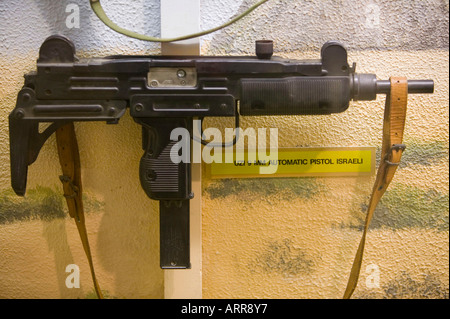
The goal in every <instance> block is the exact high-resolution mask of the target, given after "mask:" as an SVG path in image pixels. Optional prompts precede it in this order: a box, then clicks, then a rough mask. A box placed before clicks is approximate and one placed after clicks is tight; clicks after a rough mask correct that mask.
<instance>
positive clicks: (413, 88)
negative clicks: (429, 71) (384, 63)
mask: <svg viewBox="0 0 450 319" xmlns="http://www.w3.org/2000/svg"><path fill="white" fill-rule="evenodd" d="M390 91H391V83H390V82H389V81H385V80H382V81H377V94H387V93H389V92H390ZM433 92H434V81H433V80H408V93H410V94H429V93H433Z"/></svg>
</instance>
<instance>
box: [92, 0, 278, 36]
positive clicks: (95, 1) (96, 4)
mask: <svg viewBox="0 0 450 319" xmlns="http://www.w3.org/2000/svg"><path fill="white" fill-rule="evenodd" d="M267 1H269V0H262V1H259V2H257V3H256V4H254V5H253V6H251V7H250V8H248V9H247V10H246V11H245V12H244V13H242V14H240V15H239V16H237V17H235V18H233V19H231V20H230V21H228V22H227V23H225V24H223V25H221V26H218V27H215V28H212V29H209V30H206V31H201V32H198V33H193V34H188V35H185V36H181V37H176V38H156V37H150V36H147V35H143V34H139V33H136V32H133V31H129V30H126V29H124V28H121V27H119V26H118V25H117V24H115V23H114V22H112V21H111V20H110V19H109V18H108V16H107V15H106V13H105V11H103V8H102V5H101V4H100V0H90V3H91V8H92V10H93V11H94V12H95V14H96V15H97V17H98V18H99V19H100V20H101V21H102V22H103V23H104V24H106V25H107V26H108V27H109V28H111V29H113V30H114V31H116V32H118V33H121V34H123V35H126V36H128V37H131V38H135V39H138V40H143V41H150V42H176V41H182V40H188V39H192V38H197V37H201V36H204V35H206V34H209V33H213V32H216V31H218V30H220V29H223V28H226V27H228V26H229V25H231V24H233V23H235V22H237V21H238V20H240V19H242V18H244V17H245V16H247V15H248V14H249V13H251V12H252V11H254V10H255V9H256V8H258V7H259V6H261V5H262V4H264V3H266V2H267Z"/></svg>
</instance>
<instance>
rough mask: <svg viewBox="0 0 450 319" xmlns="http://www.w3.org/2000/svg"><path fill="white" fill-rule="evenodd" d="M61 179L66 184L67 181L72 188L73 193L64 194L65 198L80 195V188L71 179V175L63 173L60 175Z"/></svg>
mask: <svg viewBox="0 0 450 319" xmlns="http://www.w3.org/2000/svg"><path fill="white" fill-rule="evenodd" d="M59 180H60V181H61V182H62V183H63V184H64V183H67V184H69V186H70V188H71V189H72V192H73V193H72V194H71V195H67V194H64V197H65V198H75V197H77V196H78V192H79V188H78V187H77V186H76V185H75V184H74V183H73V181H72V180H71V179H70V177H69V176H67V175H61V176H59Z"/></svg>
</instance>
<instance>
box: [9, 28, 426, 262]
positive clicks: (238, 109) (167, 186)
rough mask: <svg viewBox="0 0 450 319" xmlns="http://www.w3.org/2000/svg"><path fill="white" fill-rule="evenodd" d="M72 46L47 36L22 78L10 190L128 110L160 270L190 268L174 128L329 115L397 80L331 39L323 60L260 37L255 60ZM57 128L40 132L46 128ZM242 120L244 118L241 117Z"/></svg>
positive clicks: (415, 88) (184, 189)
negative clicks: (66, 137) (105, 52)
mask: <svg viewBox="0 0 450 319" xmlns="http://www.w3.org/2000/svg"><path fill="white" fill-rule="evenodd" d="M75 53H76V52H75V48H74V45H73V43H72V42H71V41H70V40H68V39H67V38H65V37H63V36H59V35H55V36H51V37H49V38H47V39H46V40H45V42H44V43H43V44H42V46H41V48H40V51H39V58H38V60H37V71H35V72H30V73H28V74H26V75H25V84H24V86H23V88H22V89H21V90H20V92H19V94H18V98H17V104H16V107H15V108H14V110H13V111H12V112H11V114H10V116H9V125H10V152H11V178H12V187H13V189H14V191H15V192H16V193H17V194H18V195H24V194H25V190H26V183H27V170H28V166H29V165H31V164H32V163H33V162H34V161H35V160H36V158H37V156H38V154H39V151H40V149H41V147H42V145H43V144H44V142H45V141H46V140H47V139H48V138H49V136H51V135H52V134H53V133H54V132H55V131H56V130H57V129H58V128H60V127H62V126H64V125H66V124H68V123H71V122H75V121H105V122H106V123H109V124H117V123H118V122H119V119H120V118H121V117H122V116H123V115H124V113H125V111H126V109H127V107H129V108H130V114H131V116H132V117H133V118H134V120H135V121H136V122H137V123H138V124H140V125H142V135H143V143H142V146H143V150H144V154H143V156H142V159H141V162H140V168H139V175H140V182H141V185H142V188H143V190H144V191H145V193H146V194H147V195H148V197H150V198H151V199H154V200H158V201H160V253H161V254H160V264H161V267H162V268H169V269H183V268H189V267H190V258H189V200H190V199H192V198H193V196H194V194H193V193H192V191H191V166H190V163H189V162H187V163H185V162H181V163H174V162H172V161H171V158H170V151H171V148H172V146H173V145H174V144H175V143H176V142H177V141H173V140H171V137H170V135H171V132H172V130H174V129H176V128H184V129H186V130H188V131H189V132H190V134H191V136H192V134H193V124H192V123H193V119H195V118H198V119H203V118H205V117H210V116H218V117H235V118H236V119H238V118H239V116H262V115H324V114H331V113H340V112H344V111H345V110H347V108H348V107H349V103H350V101H351V100H353V101H361V100H374V99H376V97H377V94H389V92H390V89H391V82H390V81H389V80H387V81H383V80H381V81H380V80H377V78H376V76H375V75H374V74H358V73H356V72H355V67H356V65H355V64H353V65H349V64H348V62H347V51H346V49H345V48H344V46H343V45H341V44H340V43H338V42H335V41H331V42H327V43H325V45H324V46H323V47H322V50H321V58H320V59H317V60H294V59H283V58H279V57H273V43H272V41H257V43H256V56H224V57H222V56H183V57H180V56H110V57H104V58H90V59H78V58H77V57H76V55H75ZM407 87H408V92H409V93H410V94H411V93H419V94H421V93H432V92H433V90H434V83H433V81H431V80H414V81H408V83H407ZM41 122H48V123H51V124H50V125H49V126H48V127H47V128H46V129H45V131H43V132H42V133H40V132H39V123H41ZM237 123H238V121H237Z"/></svg>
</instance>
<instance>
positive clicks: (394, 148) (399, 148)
mask: <svg viewBox="0 0 450 319" xmlns="http://www.w3.org/2000/svg"><path fill="white" fill-rule="evenodd" d="M405 150H406V145H405V144H393V145H392V146H391V148H390V149H389V151H387V153H386V156H385V157H384V162H385V163H386V164H387V165H389V166H399V165H400V162H398V163H393V162H391V161H389V157H391V155H392V153H393V152H394V151H396V152H398V151H402V152H403V151H405Z"/></svg>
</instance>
